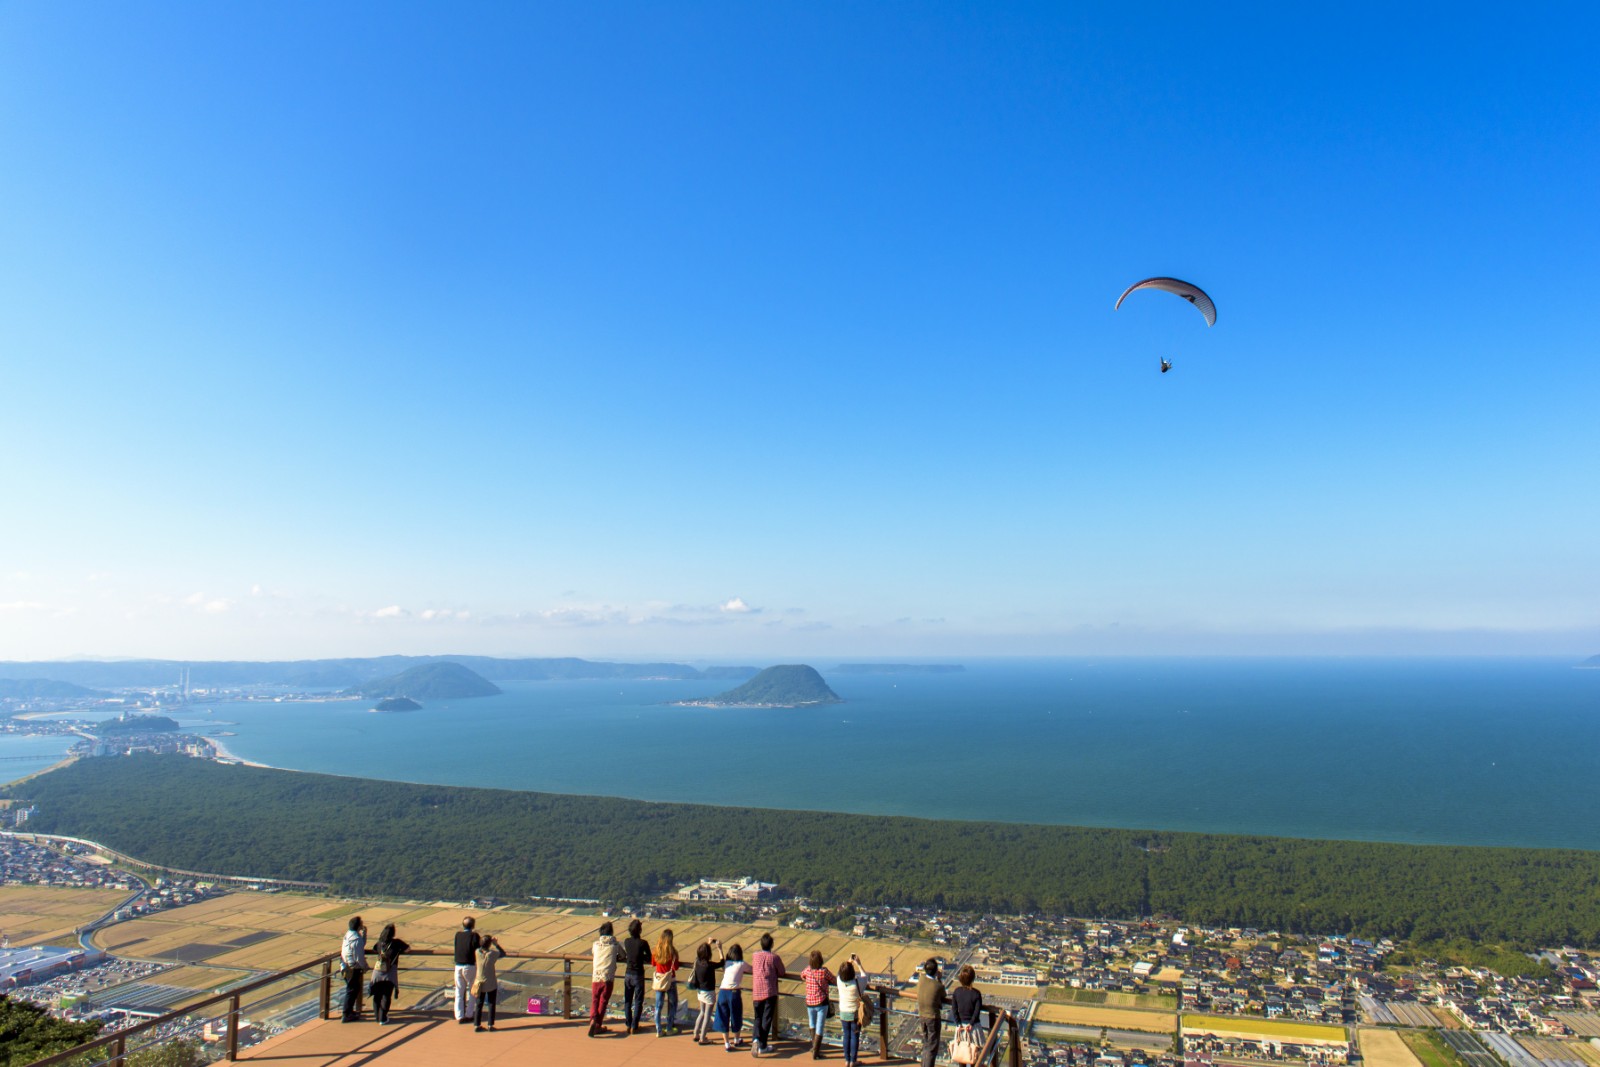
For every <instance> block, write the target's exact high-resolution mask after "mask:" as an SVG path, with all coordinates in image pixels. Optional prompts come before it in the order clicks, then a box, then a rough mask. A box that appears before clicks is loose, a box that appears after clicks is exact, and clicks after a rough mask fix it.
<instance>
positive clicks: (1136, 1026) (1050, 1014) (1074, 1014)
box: [1034, 1003, 1178, 1034]
mask: <svg viewBox="0 0 1600 1067" xmlns="http://www.w3.org/2000/svg"><path fill="white" fill-rule="evenodd" d="M1034 1018H1035V1019H1037V1020H1039V1021H1040V1022H1046V1023H1059V1024H1061V1025H1063V1026H1090V1027H1105V1028H1107V1029H1111V1030H1142V1031H1145V1032H1147V1033H1158V1034H1170V1033H1172V1032H1173V1030H1175V1029H1176V1028H1177V1023H1178V1017H1177V1016H1176V1015H1175V1014H1173V1013H1172V1012H1166V1011H1137V1010H1134V1009H1130V1008H1101V1007H1095V1006H1093V1005H1088V1004H1048V1003H1047V1004H1041V1005H1039V1007H1038V1008H1037V1009H1036V1010H1035V1012H1034Z"/></svg>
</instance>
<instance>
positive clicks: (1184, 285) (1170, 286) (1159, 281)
mask: <svg viewBox="0 0 1600 1067" xmlns="http://www.w3.org/2000/svg"><path fill="white" fill-rule="evenodd" d="M1138 289H1159V290H1161V291H1162V292H1163V293H1171V294H1172V295H1173V296H1178V297H1182V298H1183V299H1185V300H1187V301H1189V303H1191V304H1193V305H1194V309H1195V310H1196V311H1198V312H1200V314H1201V315H1202V316H1203V317H1204V318H1205V320H1206V325H1207V326H1215V325H1216V324H1217V305H1215V304H1213V303H1212V302H1211V298H1210V297H1209V296H1207V295H1206V292H1205V290H1204V289H1201V288H1200V287H1199V286H1198V285H1194V284H1191V283H1190V282H1186V281H1182V280H1181V279H1178V278H1146V279H1145V280H1144V281H1142V282H1134V283H1133V284H1132V285H1130V286H1128V287H1127V288H1126V289H1124V290H1123V291H1122V295H1121V296H1119V297H1117V303H1116V307H1113V308H1112V309H1111V310H1112V311H1115V310H1117V308H1120V307H1121V306H1122V302H1123V301H1124V300H1126V299H1128V294H1129V293H1131V292H1134V291H1135V290H1138ZM1171 369H1172V361H1171V360H1169V359H1163V360H1162V361H1161V373H1162V374H1165V373H1167V371H1169V370H1171Z"/></svg>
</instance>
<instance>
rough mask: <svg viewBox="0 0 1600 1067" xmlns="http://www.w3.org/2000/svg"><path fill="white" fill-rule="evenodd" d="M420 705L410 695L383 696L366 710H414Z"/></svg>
mask: <svg viewBox="0 0 1600 1067" xmlns="http://www.w3.org/2000/svg"><path fill="white" fill-rule="evenodd" d="M420 707H422V705H421V704H418V703H417V702H416V701H415V700H412V699H411V698H410V697H384V698H383V699H382V700H380V701H378V702H377V703H376V704H374V705H372V707H370V708H368V709H367V710H368V711H416V710H417V709H418V708H420Z"/></svg>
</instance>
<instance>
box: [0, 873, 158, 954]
mask: <svg viewBox="0 0 1600 1067" xmlns="http://www.w3.org/2000/svg"><path fill="white" fill-rule="evenodd" d="M127 896H128V894H127V893H124V892H123V891H122V890H120V889H68V888H65V887H61V888H58V887H56V886H27V885H8V886H0V932H3V933H4V934H5V935H6V936H7V937H9V938H10V939H11V944H12V945H13V946H15V947H17V948H21V947H22V946H24V945H42V944H46V943H50V942H54V943H56V944H62V945H67V944H72V943H73V942H74V941H76V938H75V937H74V936H73V933H72V931H73V930H75V929H76V928H77V927H79V926H81V925H83V924H84V923H86V922H89V921H90V920H92V919H98V918H99V917H100V916H102V915H104V914H105V913H106V912H107V911H110V910H111V909H112V908H113V907H115V906H116V905H117V904H119V903H121V902H122V901H123V900H125V899H126V898H127Z"/></svg>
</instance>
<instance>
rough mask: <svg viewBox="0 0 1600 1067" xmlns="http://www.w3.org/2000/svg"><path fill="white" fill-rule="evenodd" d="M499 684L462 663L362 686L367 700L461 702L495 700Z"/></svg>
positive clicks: (431, 666) (428, 665)
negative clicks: (475, 699) (484, 698)
mask: <svg viewBox="0 0 1600 1067" xmlns="http://www.w3.org/2000/svg"><path fill="white" fill-rule="evenodd" d="M499 692H501V689H500V687H499V686H498V685H495V684H494V683H493V682H491V681H489V680H488V679H487V678H485V677H483V676H482V675H481V674H478V673H477V672H475V671H471V670H468V669H467V668H466V667H463V666H462V665H461V664H459V663H425V664H423V665H422V666H420V667H412V668H411V669H410V670H404V671H401V672H400V673H399V674H394V675H390V676H389V677H388V678H380V679H378V680H377V681H375V682H369V683H367V684H366V685H364V686H362V687H361V688H360V690H359V691H358V695H360V696H364V697H410V698H411V699H412V700H418V699H422V700H460V699H463V698H465V697H492V696H494V695H495V694H496V693H499Z"/></svg>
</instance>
